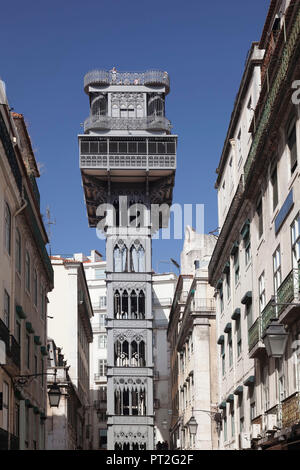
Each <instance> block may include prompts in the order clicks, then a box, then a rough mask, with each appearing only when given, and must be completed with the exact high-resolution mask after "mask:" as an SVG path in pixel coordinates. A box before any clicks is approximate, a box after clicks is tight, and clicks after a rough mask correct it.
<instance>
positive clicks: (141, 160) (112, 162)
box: [80, 155, 176, 170]
mask: <svg viewBox="0 0 300 470" xmlns="http://www.w3.org/2000/svg"><path fill="white" fill-rule="evenodd" d="M80 168H103V169H109V168H127V169H131V168H143V169H150V170H151V169H159V168H163V169H164V168H169V169H174V170H175V169H176V156H175V155H109V156H108V157H107V155H81V156H80Z"/></svg>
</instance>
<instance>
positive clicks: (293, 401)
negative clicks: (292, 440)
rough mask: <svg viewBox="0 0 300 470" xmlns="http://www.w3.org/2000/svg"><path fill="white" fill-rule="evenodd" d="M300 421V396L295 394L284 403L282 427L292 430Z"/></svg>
mask: <svg viewBox="0 0 300 470" xmlns="http://www.w3.org/2000/svg"><path fill="white" fill-rule="evenodd" d="M299 421H300V394H299V393H295V394H294V395H292V396H291V397H289V398H287V399H286V400H284V401H283V402H282V427H283V428H290V427H291V426H293V425H294V424H297V423H299Z"/></svg>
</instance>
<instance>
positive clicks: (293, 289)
mask: <svg viewBox="0 0 300 470" xmlns="http://www.w3.org/2000/svg"><path fill="white" fill-rule="evenodd" d="M299 290H300V271H299V269H292V271H291V272H290V273H289V274H288V276H287V277H286V278H285V280H284V281H283V282H282V283H281V285H280V286H279V289H278V291H277V303H278V304H279V305H278V314H279V315H280V314H281V313H282V312H283V311H284V309H285V308H286V307H287V304H289V303H291V302H293V300H295V299H298V296H299Z"/></svg>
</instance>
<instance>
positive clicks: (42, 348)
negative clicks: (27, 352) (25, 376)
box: [41, 346, 48, 356]
mask: <svg viewBox="0 0 300 470" xmlns="http://www.w3.org/2000/svg"><path fill="white" fill-rule="evenodd" d="M41 353H42V355H43V356H48V351H47V348H46V346H41Z"/></svg>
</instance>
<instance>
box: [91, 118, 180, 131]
mask: <svg viewBox="0 0 300 470" xmlns="http://www.w3.org/2000/svg"><path fill="white" fill-rule="evenodd" d="M92 129H103V130H110V129H112V130H126V129H128V130H138V129H143V130H162V131H167V132H170V131H171V129H172V125H171V122H170V121H169V119H167V118H165V117H164V116H147V117H111V116H90V117H88V118H87V119H86V120H85V121H84V132H87V131H89V130H92Z"/></svg>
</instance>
